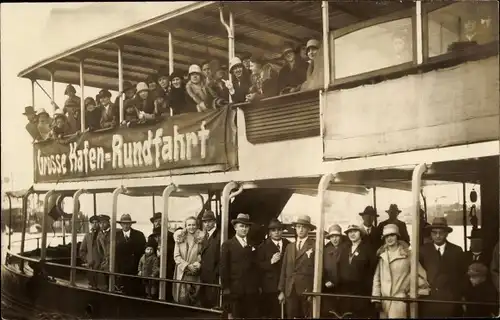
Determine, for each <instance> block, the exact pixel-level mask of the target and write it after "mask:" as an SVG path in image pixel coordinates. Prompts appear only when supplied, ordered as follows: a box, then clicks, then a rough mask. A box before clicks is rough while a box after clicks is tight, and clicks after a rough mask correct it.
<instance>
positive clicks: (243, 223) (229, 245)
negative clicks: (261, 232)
mask: <svg viewBox="0 0 500 320" xmlns="http://www.w3.org/2000/svg"><path fill="white" fill-rule="evenodd" d="M231 223H232V225H233V227H234V230H235V231H236V234H235V236H234V237H233V238H231V239H229V240H227V241H226V242H224V243H223V244H222V247H221V261H220V279H221V285H222V290H223V294H224V299H228V300H229V305H230V313H231V315H232V317H233V318H236V319H253V318H256V317H257V316H258V294H259V274H258V272H256V271H257V270H258V264H257V252H256V248H255V245H254V244H252V243H249V241H248V238H247V235H248V231H249V230H250V225H251V224H252V223H251V222H250V216H249V215H248V214H244V213H240V214H238V216H237V218H236V219H233V220H231Z"/></svg>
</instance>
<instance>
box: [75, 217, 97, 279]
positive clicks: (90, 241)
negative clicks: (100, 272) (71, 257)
mask: <svg viewBox="0 0 500 320" xmlns="http://www.w3.org/2000/svg"><path fill="white" fill-rule="evenodd" d="M89 223H90V231H89V232H88V233H87V234H86V235H85V237H83V240H82V243H81V244H80V250H79V251H80V252H79V253H80V259H81V260H82V265H83V266H85V267H87V268H89V269H91V270H97V269H99V266H100V265H101V261H102V257H101V254H100V252H99V250H98V242H97V237H98V236H99V217H98V216H92V217H90V219H89ZM87 278H88V280H89V287H90V288H91V289H97V280H98V279H97V273H95V272H92V271H89V272H88V273H87Z"/></svg>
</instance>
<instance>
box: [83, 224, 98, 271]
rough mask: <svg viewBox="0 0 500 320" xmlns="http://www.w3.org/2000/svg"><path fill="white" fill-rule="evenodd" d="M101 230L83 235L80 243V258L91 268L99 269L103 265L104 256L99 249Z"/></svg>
mask: <svg viewBox="0 0 500 320" xmlns="http://www.w3.org/2000/svg"><path fill="white" fill-rule="evenodd" d="M99 233H100V232H99V231H94V232H89V233H87V234H86V235H85V237H83V240H82V243H81V245H80V258H81V259H82V261H83V262H85V263H86V264H87V265H88V267H89V268H90V269H97V268H99V266H100V265H101V261H102V257H101V254H100V252H99V249H98V246H99V244H98V240H97V239H98V237H99Z"/></svg>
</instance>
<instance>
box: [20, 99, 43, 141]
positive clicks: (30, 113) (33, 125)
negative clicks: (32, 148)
mask: <svg viewBox="0 0 500 320" xmlns="http://www.w3.org/2000/svg"><path fill="white" fill-rule="evenodd" d="M23 115H25V116H26V119H28V123H27V124H26V127H25V128H26V131H28V133H29V134H30V136H31V137H32V138H33V140H35V141H36V140H40V138H41V136H40V131H38V124H37V117H36V112H35V108H33V107H32V106H28V107H25V108H24V112H23Z"/></svg>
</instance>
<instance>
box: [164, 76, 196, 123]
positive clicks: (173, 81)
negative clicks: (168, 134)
mask: <svg viewBox="0 0 500 320" xmlns="http://www.w3.org/2000/svg"><path fill="white" fill-rule="evenodd" d="M167 105H168V106H169V108H170V109H172V114H173V115H178V114H182V113H188V112H197V110H196V104H195V103H194V102H193V101H192V99H191V98H190V97H189V96H188V94H187V92H186V83H185V81H184V73H182V71H179V70H176V71H174V72H172V74H171V75H170V91H169V93H168V96H167Z"/></svg>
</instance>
